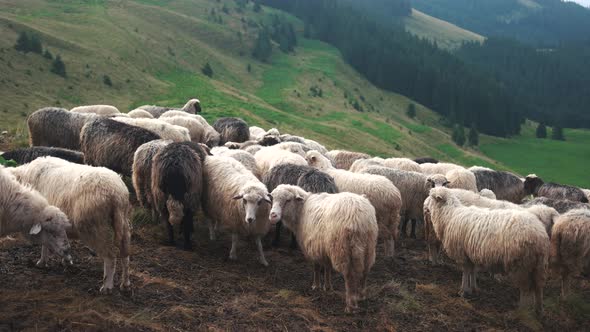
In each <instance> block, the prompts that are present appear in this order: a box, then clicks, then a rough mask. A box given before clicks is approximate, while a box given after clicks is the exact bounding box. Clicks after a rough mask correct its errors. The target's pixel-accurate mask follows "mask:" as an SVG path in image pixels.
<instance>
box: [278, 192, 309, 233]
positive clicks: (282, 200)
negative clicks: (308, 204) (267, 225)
mask: <svg viewBox="0 0 590 332" xmlns="http://www.w3.org/2000/svg"><path fill="white" fill-rule="evenodd" d="M270 196H271V197H272V208H271V210H270V214H269V220H270V222H271V223H272V224H273V225H274V224H276V223H277V222H279V221H280V220H281V219H282V218H283V215H289V214H290V213H289V212H288V211H289V210H291V209H293V208H294V207H295V205H296V204H300V203H302V202H303V201H304V200H305V196H306V193H305V191H303V189H301V188H299V187H296V186H291V185H279V186H278V187H276V188H275V190H273V192H272V193H271V194H270Z"/></svg>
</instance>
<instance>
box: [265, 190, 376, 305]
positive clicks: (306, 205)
mask: <svg viewBox="0 0 590 332" xmlns="http://www.w3.org/2000/svg"><path fill="white" fill-rule="evenodd" d="M272 198H273V203H272V209H271V212H270V216H269V218H270V220H271V222H273V223H276V222H278V221H279V220H283V222H284V223H285V226H286V227H287V228H289V229H290V230H291V231H292V232H293V233H295V235H296V237H297V239H298V242H299V247H300V248H301V251H302V252H303V255H304V256H305V258H306V259H307V260H309V261H311V262H312V263H313V284H312V289H316V288H319V287H320V283H321V280H320V270H321V268H324V271H325V274H324V289H326V288H330V289H331V288H332V281H331V279H332V269H334V270H336V271H337V272H339V273H341V274H342V275H343V277H344V283H345V287H346V309H345V311H346V312H353V311H356V310H357V309H358V301H359V300H363V299H364V298H365V296H366V286H367V277H368V275H369V271H370V270H371V267H372V266H373V264H374V263H375V247H376V245H377V236H378V233H379V230H378V226H377V220H376V218H375V208H374V207H373V206H372V205H371V203H370V202H369V201H368V200H367V199H366V198H364V197H362V196H360V195H356V194H352V193H340V194H327V193H322V194H310V193H308V192H306V191H305V190H303V189H301V188H299V187H296V186H291V185H280V186H278V187H277V188H276V189H275V190H274V191H273V192H272Z"/></svg>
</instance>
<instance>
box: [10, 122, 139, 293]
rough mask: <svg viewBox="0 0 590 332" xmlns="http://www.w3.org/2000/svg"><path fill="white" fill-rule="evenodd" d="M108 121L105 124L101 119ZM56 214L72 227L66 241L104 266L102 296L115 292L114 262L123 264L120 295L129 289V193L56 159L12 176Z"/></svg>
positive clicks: (110, 176) (105, 175)
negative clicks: (89, 252) (84, 248)
mask: <svg viewBox="0 0 590 332" xmlns="http://www.w3.org/2000/svg"><path fill="white" fill-rule="evenodd" d="M105 120H106V119H105ZM11 171H12V172H13V174H14V175H15V176H16V178H17V179H18V180H19V181H20V182H23V183H26V184H28V185H31V186H32V187H33V188H35V189H36V190H38V191H39V192H40V193H41V194H42V195H44V196H45V197H46V198H47V201H48V202H49V203H50V204H53V205H55V206H57V207H58V208H60V209H61V210H62V211H63V212H64V213H65V214H66V215H67V216H68V218H69V219H70V222H71V223H72V226H73V228H72V232H68V236H70V238H73V237H79V239H80V240H81V241H82V242H83V243H84V244H85V245H87V246H88V247H90V248H91V249H92V250H94V252H96V253H97V254H98V256H99V257H101V258H103V260H104V279H103V285H102V287H101V289H100V292H101V293H110V292H111V291H112V289H113V282H114V275H115V269H116V262H117V261H116V259H117V257H119V258H121V265H122V274H121V289H126V288H128V287H129V286H130V281H129V245H130V241H131V230H130V229H131V226H130V224H129V213H130V211H131V206H130V204H129V191H128V190H127V187H126V186H125V183H124V182H123V180H122V179H121V177H119V175H117V174H116V173H115V172H113V171H111V170H108V169H106V168H102V167H92V166H87V165H78V164H73V163H70V162H67V161H65V160H62V159H59V158H54V157H43V158H37V159H35V160H34V161H32V162H31V163H29V164H26V165H23V166H19V167H17V168H14V169H12V170H11Z"/></svg>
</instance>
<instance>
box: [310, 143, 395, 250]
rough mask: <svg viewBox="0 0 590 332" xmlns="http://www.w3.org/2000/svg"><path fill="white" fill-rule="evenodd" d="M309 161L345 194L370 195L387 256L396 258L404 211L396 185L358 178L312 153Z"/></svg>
mask: <svg viewBox="0 0 590 332" xmlns="http://www.w3.org/2000/svg"><path fill="white" fill-rule="evenodd" d="M306 159H307V161H308V163H309V165H310V166H311V167H314V168H317V169H319V170H321V171H323V172H325V173H327V174H328V175H330V176H332V177H333V178H334V182H335V183H336V186H337V187H338V189H339V190H340V191H341V192H344V191H348V192H351V193H355V194H359V195H366V197H367V198H368V199H369V201H371V204H373V206H374V207H375V211H377V222H378V224H379V236H380V237H381V238H383V239H384V241H385V246H384V249H385V256H387V257H393V255H394V251H395V246H394V244H395V239H397V227H398V226H399V220H400V210H401V208H402V198H401V194H400V192H399V190H398V189H397V188H396V187H395V186H394V185H393V183H391V181H389V180H388V179H386V178H385V177H383V176H380V175H373V174H358V173H352V172H349V171H345V170H342V169H337V168H334V167H333V166H332V164H331V163H330V160H328V158H327V157H325V156H323V155H322V154H321V153H319V152H318V151H309V152H308V153H307V158H306Z"/></svg>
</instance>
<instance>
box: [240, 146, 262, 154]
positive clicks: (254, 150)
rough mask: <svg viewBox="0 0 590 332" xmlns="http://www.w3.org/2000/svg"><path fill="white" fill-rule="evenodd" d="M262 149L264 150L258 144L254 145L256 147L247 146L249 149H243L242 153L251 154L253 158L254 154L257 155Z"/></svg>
mask: <svg viewBox="0 0 590 332" xmlns="http://www.w3.org/2000/svg"><path fill="white" fill-rule="evenodd" d="M263 148H264V147H263V146H262V145H258V144H256V145H251V146H249V147H247V148H245V149H244V151H246V152H248V153H249V154H251V155H253V156H254V155H256V153H257V152H258V151H260V150H262V149H263Z"/></svg>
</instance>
